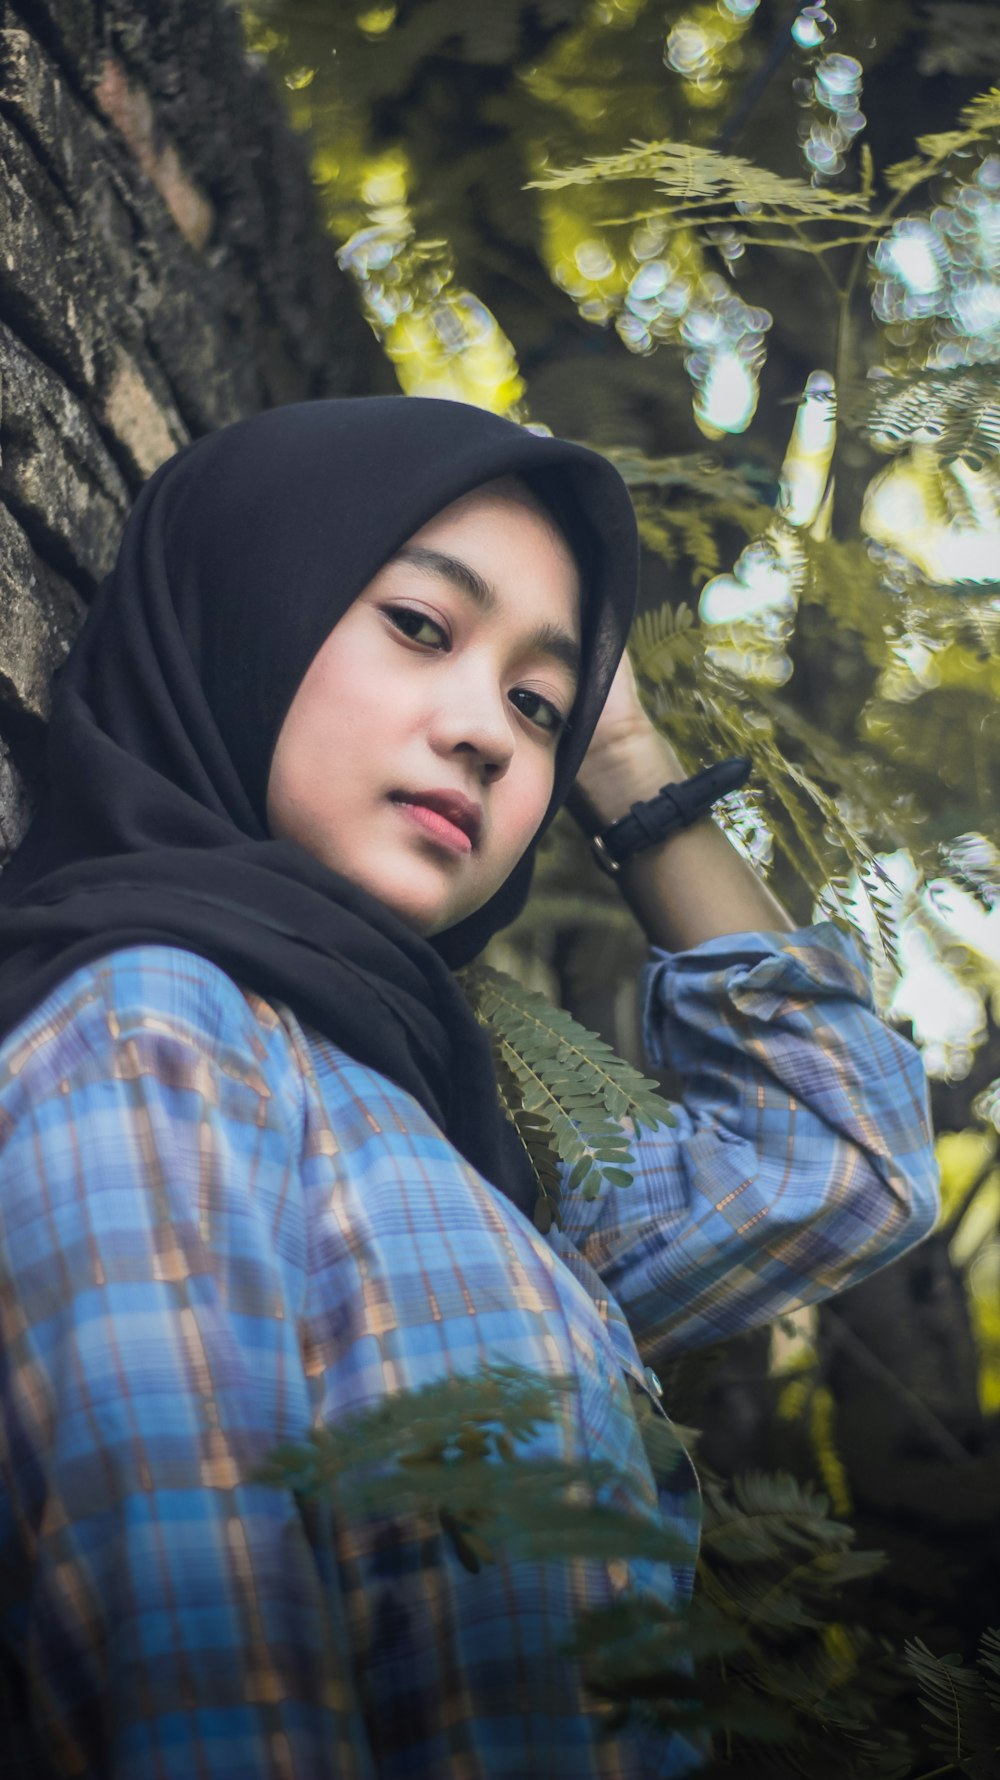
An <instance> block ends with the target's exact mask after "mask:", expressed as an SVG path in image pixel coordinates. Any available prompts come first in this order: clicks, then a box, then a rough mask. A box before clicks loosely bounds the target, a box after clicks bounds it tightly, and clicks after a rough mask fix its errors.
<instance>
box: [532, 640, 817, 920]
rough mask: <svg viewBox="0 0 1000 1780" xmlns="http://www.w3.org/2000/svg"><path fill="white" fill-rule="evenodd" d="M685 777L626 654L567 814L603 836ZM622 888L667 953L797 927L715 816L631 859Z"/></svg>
mask: <svg viewBox="0 0 1000 1780" xmlns="http://www.w3.org/2000/svg"><path fill="white" fill-rule="evenodd" d="M685 776H686V775H685V772H684V768H683V767H682V765H681V763H680V761H679V760H678V758H677V755H676V754H675V753H674V750H673V748H672V747H671V746H670V743H669V742H668V741H667V739H666V737H665V736H662V735H661V734H660V732H659V730H658V729H656V728H654V726H653V724H652V723H651V722H650V720H649V718H648V717H647V715H646V713H645V711H644V710H643V708H642V705H641V703H640V702H639V694H638V691H637V690H636V684H635V674H634V673H633V671H632V663H631V662H630V661H629V658H628V656H627V655H624V656H623V657H622V660H621V664H620V666H619V668H618V672H617V673H616V675H615V677H614V679H613V681H612V682H611V690H610V691H609V693H608V697H607V702H606V703H605V706H604V710H603V711H602V712H601V716H600V719H599V721H598V724H597V728H596V729H595V730H594V734H593V736H592V737H591V742H590V747H589V748H588V749H587V753H586V756H585V758H584V761H583V765H582V766H581V768H580V771H579V772H578V774H577V776H576V779H575V781H574V783H573V786H572V788H571V790H570V794H569V796H568V798H567V799H566V808H567V809H568V810H569V812H570V815H571V816H573V817H575V819H576V821H577V822H579V824H580V826H581V828H582V829H583V830H584V832H585V833H586V834H599V833H600V832H601V830H602V829H605V828H608V827H610V825H611V823H612V822H616V821H617V820H618V818H619V816H624V815H626V814H627V812H628V810H629V808H630V806H631V805H632V804H633V803H636V802H638V801H639V800H640V799H642V800H645V799H646V798H650V797H655V795H656V793H657V791H658V790H659V789H660V786H661V785H675V784H677V783H678V782H679V781H680V780H681V779H683V778H684V777H685ZM616 882H617V884H618V887H619V889H620V891H621V893H622V895H623V896H624V898H625V901H626V902H627V903H628V904H629V907H630V908H631V909H632V912H633V914H634V915H635V917H636V919H637V920H638V922H639V923H640V925H641V926H642V927H643V928H644V929H645V931H646V934H647V937H648V938H649V939H650V940H651V942H652V944H653V945H655V946H662V947H663V948H664V950H666V951H674V952H678V951H686V950H687V949H689V948H690V947H691V946H696V945H700V944H701V943H702V941H703V940H708V939H715V938H717V937H718V936H719V935H720V934H726V933H749V932H787V931H788V929H789V928H791V926H792V925H793V923H792V920H791V917H790V916H789V914H788V912H787V910H785V909H784V908H783V907H782V905H781V903H780V902H778V901H777V900H776V898H775V897H774V896H773V895H772V893H771V891H770V890H769V889H768V887H767V885H766V884H764V883H763V882H762V881H761V879H760V878H758V877H757V875H756V873H755V871H754V870H753V867H752V866H751V865H749V864H748V863H747V861H746V860H745V859H743V858H741V856H740V854H739V853H738V852H737V851H736V849H735V848H734V847H733V846H731V845H730V843H729V841H728V840H727V838H726V836H725V835H724V834H723V832H722V830H721V828H718V827H717V826H716V824H715V823H714V822H713V821H712V820H711V819H710V818H708V817H706V818H704V819H702V820H701V821H698V822H695V823H692V824H691V826H690V827H689V828H684V829H681V830H680V831H679V832H678V833H675V834H672V835H670V836H669V837H668V838H667V840H665V841H662V842H660V843H659V845H654V846H652V847H643V848H640V850H639V851H638V852H637V853H633V854H632V855H631V857H630V858H628V859H626V860H625V862H624V864H623V866H622V869H621V871H620V873H619V874H618V877H617V879H616Z"/></svg>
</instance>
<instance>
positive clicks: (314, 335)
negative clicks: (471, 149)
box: [0, 0, 386, 865]
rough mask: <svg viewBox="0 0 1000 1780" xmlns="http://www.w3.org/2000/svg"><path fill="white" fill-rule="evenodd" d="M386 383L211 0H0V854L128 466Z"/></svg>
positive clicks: (276, 120)
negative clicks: (275, 414) (283, 410)
mask: <svg viewBox="0 0 1000 1780" xmlns="http://www.w3.org/2000/svg"><path fill="white" fill-rule="evenodd" d="M385 379H386V371H385V369H384V360H382V358H381V355H380V353H379V351H378V348H377V346H376V344H375V341H374V339H373V338H372V336H371V334H370V332H369V330H368V328H367V327H366V325H365V324H364V322H363V321H362V320H361V317H360V315H359V313H358V310H357V307H356V304H355V301H354V298H353V294H352V290H351V287H350V286H349V284H348V281H347V279H346V278H345V276H344V275H343V274H342V273H341V272H340V270H339V268H338V266H337V263H336V257H335V253H334V248H333V245H332V243H331V242H330V241H329V239H328V238H327V237H326V236H325V235H324V233H323V230H322V227H321V223H320V219H319V214H318V210H317V207H316V204H315V202H314V193H313V189H312V185H311V180H310V174H309V166H308V157H307V153H306V149H305V147H304V145H303V144H302V143H301V142H300V141H299V140H298V139H297V138H296V137H295V136H294V135H293V134H292V132H291V130H290V129H289V127H288V125H287V123H286V121H285V118H284V115H283V112H282V109H281V106H280V102H279V99H278V96H277V94H275V93H274V92H273V91H272V90H271V87H270V84H269V78H268V76H267V74H266V72H265V71H264V69H263V68H262V67H260V66H258V65H256V64H255V63H253V62H252V61H251V60H250V59H249V58H248V57H247V55H246V53H245V51H244V47H243V39H242V34H241V27H240V21H239V17H238V15H237V12H236V10H235V8H234V7H233V6H232V5H230V4H228V3H227V0H158V4H157V5H155V6H153V7H151V6H149V5H147V4H144V0H18V3H17V4H16V5H11V4H8V3H7V0H0V865H2V863H3V861H4V860H5V859H6V858H7V857H8V856H9V853H10V851H11V850H12V849H13V848H14V847H15V846H16V844H17V842H18V840H19V839H20V837H21V835H22V834H23V832H24V829H25V827H26V826H27V822H28V820H29V818H30V813H31V809H32V807H33V803H34V798H35V793H36V789H37V786H38V782H39V775H40V772H41V769H42V749H43V743H44V735H45V725H46V722H47V718H48V713H49V704H50V686H51V678H52V674H53V672H54V671H55V669H56V668H57V667H58V665H59V663H60V662H61V661H62V659H63V658H64V656H65V654H66V653H67V651H68V649H69V647H70V644H71V642H72V640H73V637H74V636H75V635H76V632H77V630H78V629H79V626H80V624H81V623H82V621H83V618H84V617H85V615H86V610H87V604H88V601H89V600H90V598H91V597H92V594H93V592H94V590H95V588H96V587H97V585H98V584H99V582H100V580H101V578H102V577H103V575H104V574H105V573H106V572H107V570H108V568H109V567H110V566H111V563H112V561H113V557H114V552H115V549H116V545H117V539H118V535H119V533H120V530H121V525H122V521H123V519H124V517H125V514H126V513H127V511H128V507H129V505H130V503H131V501H132V499H133V498H134V495H135V493H136V490H137V489H138V487H139V486H140V485H141V483H142V482H143V481H144V480H145V478H146V477H147V476H148V475H150V474H151V472H152V471H153V470H154V469H155V468H156V467H157V465H158V464H159V463H161V462H162V461H163V459H164V458H166V457H168V456H169V455H170V454H171V453H172V452H173V451H174V450H176V449H177V447H178V446H180V445H182V444H184V443H186V441H187V440H188V439H190V438H193V437H196V436H197V435H198V434H200V433H203V432H207V431H210V430H211V429H212V428H214V427H217V426H221V425H223V424H224V423H225V422H227V421H230V420H234V419H237V418H239V417H240V416H241V415H245V414H249V413H252V412H254V411H255V410H257V409H260V408H265V407H269V406H272V405H273V404H275V403H278V402H287V401H295V400H299V399H302V398H307V397H315V396H324V395H347V394H354V393H361V392H363V391H365V390H369V389H373V388H378V387H383V386H384V384H385Z"/></svg>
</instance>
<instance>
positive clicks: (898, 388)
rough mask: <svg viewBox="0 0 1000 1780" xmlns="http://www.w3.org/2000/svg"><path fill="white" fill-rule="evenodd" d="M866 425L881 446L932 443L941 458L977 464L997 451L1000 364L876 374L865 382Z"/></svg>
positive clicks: (976, 466) (900, 447) (892, 449)
mask: <svg viewBox="0 0 1000 1780" xmlns="http://www.w3.org/2000/svg"><path fill="white" fill-rule="evenodd" d="M869 387H870V389H871V392H872V393H871V395H870V397H869V406H868V419H867V429H868V433H869V436H870V437H871V440H872V443H873V444H874V445H875V446H877V447H878V449H879V450H881V451H886V452H895V451H901V450H903V449H904V448H907V447H909V446H912V445H913V444H915V443H916V444H923V445H930V446H931V447H932V449H933V451H934V454H935V456H937V457H938V458H939V459H940V460H941V462H942V463H944V464H950V463H954V462H955V460H956V459H957V458H961V459H962V460H963V461H964V462H965V463H967V464H968V465H969V468H970V469H972V470H981V469H983V467H984V466H985V465H986V464H987V463H988V462H989V461H990V460H991V459H993V458H996V457H997V456H998V455H1000V365H994V364H986V365H953V366H949V367H948V368H947V369H944V370H940V371H938V370H925V371H915V372H913V373H912V374H911V375H909V376H906V377H880V378H879V379H878V380H877V382H875V383H874V384H873V385H871V386H869Z"/></svg>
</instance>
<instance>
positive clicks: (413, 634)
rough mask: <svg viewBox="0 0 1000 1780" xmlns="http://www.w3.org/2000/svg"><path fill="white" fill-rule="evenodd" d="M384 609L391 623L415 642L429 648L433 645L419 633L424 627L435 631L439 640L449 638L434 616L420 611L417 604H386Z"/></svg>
mask: <svg viewBox="0 0 1000 1780" xmlns="http://www.w3.org/2000/svg"><path fill="white" fill-rule="evenodd" d="M383 610H384V612H385V615H386V617H387V618H388V620H389V622H390V624H394V625H395V627H396V629H397V630H401V631H402V632H403V635H404V636H406V637H409V639H410V641H411V642H413V643H423V644H424V645H425V646H426V647H428V648H431V647H433V644H432V643H429V642H428V640H427V638H426V637H421V636H419V635H418V632H419V631H421V630H423V629H424V628H426V629H428V630H433V631H435V632H436V633H437V636H438V639H439V640H441V639H443V640H444V641H445V642H447V640H448V639H447V636H446V635H445V631H444V629H443V627H442V626H441V625H440V624H438V623H437V622H436V621H435V620H434V619H433V618H428V616H427V613H426V612H418V611H417V609H416V607H415V606H385V607H384V608H383Z"/></svg>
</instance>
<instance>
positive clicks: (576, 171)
mask: <svg viewBox="0 0 1000 1780" xmlns="http://www.w3.org/2000/svg"><path fill="white" fill-rule="evenodd" d="M620 179H646V180H651V181H652V182H653V184H654V185H656V186H657V187H658V188H659V190H660V191H662V192H665V193H666V194H667V195H668V197H669V198H670V199H671V200H672V201H673V204H674V205H675V206H676V207H677V208H678V209H682V210H685V211H690V212H691V214H692V218H693V219H697V214H698V211H699V209H700V208H702V207H704V206H706V205H709V206H711V207H712V208H713V209H718V210H721V211H722V212H723V213H725V214H729V215H731V216H732V217H733V218H735V220H737V221H740V222H745V221H746V220H747V219H748V218H749V217H753V218H754V219H755V220H758V221H763V222H776V221H782V220H784V219H786V218H787V217H788V216H794V217H795V218H797V219H805V220H812V221H821V222H828V221H830V220H831V218H834V217H835V218H837V219H838V220H840V219H842V218H843V217H845V216H850V217H852V218H854V219H856V220H859V221H864V222H867V220H868V214H867V210H866V209H865V207H864V206H863V205H861V204H859V201H858V199H857V197H856V196H855V195H854V194H852V193H849V192H834V191H830V190H828V189H827V188H826V187H820V186H814V185H808V184H807V183H806V182H805V180H802V179H789V178H788V177H786V176H785V175H784V174H781V173H772V172H771V171H770V169H769V168H767V167H759V166H757V165H755V163H754V162H752V161H746V160H743V159H742V158H741V157H740V156H738V155H726V154H719V153H718V152H717V151H716V150H715V149H712V148H706V147H704V146H701V145H699V144H695V143H691V142H669V141H661V142H641V141H637V140H635V139H633V141H632V144H631V146H630V147H629V148H627V149H625V150H624V151H623V152H622V153H621V154H612V155H588V156H587V158H586V160H584V161H583V162H582V163H580V164H579V165H578V166H576V167H562V168H552V169H551V170H550V171H549V172H548V173H546V174H545V175H544V176H543V177H542V178H541V179H534V180H532V181H530V183H529V186H528V188H527V189H528V190H532V189H539V190H544V191H557V190H559V189H560V188H562V187H564V186H568V185H596V184H598V183H600V182H604V181H609V180H620Z"/></svg>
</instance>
